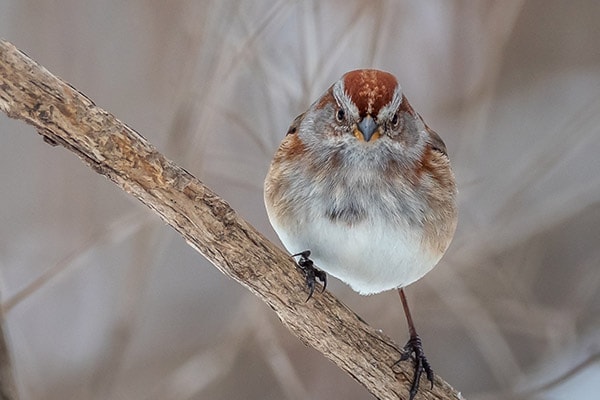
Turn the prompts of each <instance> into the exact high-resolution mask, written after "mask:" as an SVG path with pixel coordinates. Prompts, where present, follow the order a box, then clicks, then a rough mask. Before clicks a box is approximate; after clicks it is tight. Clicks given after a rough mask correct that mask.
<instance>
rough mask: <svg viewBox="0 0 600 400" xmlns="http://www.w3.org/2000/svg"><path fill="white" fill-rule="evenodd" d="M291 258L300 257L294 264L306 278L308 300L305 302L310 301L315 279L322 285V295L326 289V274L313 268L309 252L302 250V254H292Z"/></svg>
mask: <svg viewBox="0 0 600 400" xmlns="http://www.w3.org/2000/svg"><path fill="white" fill-rule="evenodd" d="M292 257H300V259H299V260H298V262H296V264H297V265H298V268H300V269H301V270H302V272H303V273H304V276H305V277H306V286H307V287H308V298H307V299H306V301H308V300H310V298H311V297H312V295H313V293H314V291H315V282H316V281H317V279H318V280H319V281H320V282H321V283H322V284H323V289H322V290H321V293H323V292H324V291H325V288H326V287H327V274H326V273H325V271H321V270H320V269H318V268H316V267H315V264H314V262H313V260H311V259H310V250H304V251H303V252H300V253H297V254H292Z"/></svg>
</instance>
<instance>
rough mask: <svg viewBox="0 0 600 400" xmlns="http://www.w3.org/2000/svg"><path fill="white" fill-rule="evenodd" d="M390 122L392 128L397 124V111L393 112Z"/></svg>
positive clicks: (398, 120)
mask: <svg viewBox="0 0 600 400" xmlns="http://www.w3.org/2000/svg"><path fill="white" fill-rule="evenodd" d="M390 122H391V123H392V126H393V127H394V128H395V127H397V126H398V123H399V122H400V118H399V117H398V113H396V114H394V116H393V117H392V120H391V121H390Z"/></svg>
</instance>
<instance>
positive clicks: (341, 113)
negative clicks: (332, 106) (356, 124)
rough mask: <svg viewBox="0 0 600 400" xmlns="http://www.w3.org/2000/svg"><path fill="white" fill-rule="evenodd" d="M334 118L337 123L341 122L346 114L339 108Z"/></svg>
mask: <svg viewBox="0 0 600 400" xmlns="http://www.w3.org/2000/svg"><path fill="white" fill-rule="evenodd" d="M335 118H336V119H337V120H338V122H342V121H343V120H344V119H345V118H346V113H345V112H344V110H342V109H341V108H340V109H339V110H337V112H336V113H335Z"/></svg>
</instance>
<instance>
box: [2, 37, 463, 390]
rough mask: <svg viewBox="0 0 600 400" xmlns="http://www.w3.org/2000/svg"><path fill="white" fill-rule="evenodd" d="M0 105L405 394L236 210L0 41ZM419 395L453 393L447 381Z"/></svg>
mask: <svg viewBox="0 0 600 400" xmlns="http://www.w3.org/2000/svg"><path fill="white" fill-rule="evenodd" d="M0 109H1V110H2V111H4V112H5V113H6V114H8V116H9V117H12V118H17V119H21V120H24V121H25V122H27V123H29V124H31V125H33V126H34V127H35V128H36V129H37V131H38V132H39V133H40V134H41V135H42V136H43V137H44V139H45V140H46V141H47V142H49V143H51V144H60V145H62V146H64V147H65V148H67V149H69V150H71V151H72V152H74V153H75V154H77V155H78V156H79V157H80V158H81V159H82V160H83V161H84V162H85V163H86V164H88V165H89V166H90V167H91V168H93V169H94V170H95V171H96V172H98V173H99V174H102V175H104V176H106V177H107V178H109V179H110V180H112V181H113V182H114V183H116V184H117V185H118V186H120V187H121V188H122V189H123V190H124V191H126V192H127V193H130V194H132V195H133V196H135V197H136V198H138V199H139V200H140V201H141V202H142V203H144V204H146V205H147V206H148V207H150V208H151V209H153V210H154V211H156V212H157V213H158V214H159V215H160V216H161V217H162V219H163V220H164V221H165V222H167V223H168V224H169V225H171V226H172V227H173V228H175V230H177V231H178V232H179V233H180V234H181V235H182V236H183V237H184V238H185V239H186V241H187V242H188V243H189V244H190V245H191V246H192V247H194V248H195V249H197V250H198V251H199V252H200V253H201V254H202V255H204V256H205V257H206V258H207V259H208V260H209V261H210V262H211V263H213V264H214V265H215V267H217V268H218V269H219V270H220V271H221V272H223V273H224V274H226V275H227V276H230V277H231V278H233V279H235V280H236V281H238V282H239V283H241V284H242V285H244V286H245V287H247V288H248V289H249V290H250V291H252V292H253V293H254V294H256V295H257V296H258V297H260V298H261V299H262V300H263V301H265V302H266V303H267V304H268V305H269V306H270V307H271V308H272V309H273V310H274V311H275V312H276V313H277V315H278V316H279V318H280V319H281V321H282V323H283V324H284V325H285V326H287V327H288V328H289V329H290V330H291V331H292V332H293V333H294V334H295V335H296V336H297V337H298V338H299V339H300V340H301V341H303V342H304V343H306V344H307V345H310V346H312V347H314V348H315V349H317V350H318V351H320V352H321V353H323V354H324V355H325V356H326V357H327V358H329V359H330V360H331V361H333V362H334V363H335V364H336V365H338V366H339V367H340V368H342V369H343V370H345V371H346V372H348V373H349V374H350V375H351V376H352V377H354V378H355V379H356V380H357V381H358V382H360V383H361V384H363V385H364V386H365V387H366V388H367V389H368V390H369V391H370V392H371V393H372V394H373V395H375V396H376V397H377V398H380V399H398V398H400V399H401V398H406V396H407V394H408V388H409V387H410V381H409V380H410V378H411V377H412V365H411V364H410V363H408V362H407V363H400V364H399V365H398V366H397V367H394V368H392V366H393V365H394V363H395V362H396V361H397V360H398V359H399V358H400V355H401V354H400V350H399V347H398V346H397V345H396V344H395V343H393V342H392V341H391V340H390V339H389V338H387V337H386V336H384V335H383V334H381V333H380V332H378V331H377V330H375V329H373V328H372V327H370V326H369V325H367V324H366V323H364V322H363V321H361V319H360V318H359V317H358V316H357V315H356V314H354V313H353V312H352V311H351V310H349V309H348V308H347V307H346V306H345V305H343V304H342V303H341V302H339V301H338V300H337V299H336V298H335V297H333V296H332V295H331V294H330V293H328V292H326V293H323V294H322V295H318V296H314V297H313V299H311V301H310V302H308V303H307V302H306V301H305V300H306V292H305V287H304V279H303V277H302V276H301V275H300V273H299V272H298V271H297V270H296V268H295V266H294V263H293V261H292V259H291V258H290V257H289V256H288V255H287V254H285V253H284V252H283V251H282V250H280V249H278V248H277V247H276V246H275V245H273V244H272V243H270V242H269V241H268V240H267V239H266V238H265V237H264V236H262V235H261V234H260V233H259V232H257V231H256V230H255V229H254V228H253V227H252V226H250V225H249V224H248V223H247V222H246V221H244V220H243V219H242V218H240V216H238V215H237V214H236V213H235V211H234V210H233V209H232V208H231V207H230V206H229V205H228V204H227V203H226V202H225V201H223V200H222V199H220V198H219V197H218V196H217V195H215V194H214V193H213V192H212V191H211V190H210V189H209V188H207V187H206V186H204V185H203V184H202V183H201V182H200V181H199V180H198V179H196V178H195V177H193V176H192V175H191V174H190V173H188V172H187V171H185V170H184V169H183V168H181V167H178V166H177V165H175V164H174V163H173V162H172V161H170V160H168V159H166V158H165V157H164V156H163V155H162V154H160V153H159V152H158V151H157V150H156V149H155V148H154V147H153V146H152V145H151V144H150V143H148V141H146V140H145V139H144V138H143V137H142V136H141V135H139V134H138V133H137V132H135V131H133V130H132V129H131V128H129V127H128V126H127V125H125V124H124V123H122V122H121V121H119V120H118V119H116V118H115V117H114V116H113V115H111V114H110V113H108V112H106V111H104V110H102V109H101V108H99V107H96V105H95V104H94V103H93V102H92V101H91V100H90V99H88V98H87V97H86V96H84V95H83V94H82V93H80V92H78V91H77V90H76V89H74V88H73V87H71V86H70V85H68V84H67V83H65V82H63V81H62V80H60V79H59V78H57V77H55V76H54V75H52V74H51V73H50V72H48V71H47V70H46V69H45V68H43V67H42V66H40V65H38V64H37V63H36V62H35V61H33V60H31V59H30V58H29V57H27V56H26V55H25V54H23V53H22V52H21V51H19V50H18V49H17V48H15V47H14V46H13V45H12V44H10V43H7V42H4V41H0ZM423 386H424V387H422V388H421V390H420V398H421V399H457V398H460V394H459V393H457V392H456V391H454V390H453V389H452V388H451V387H450V386H449V385H448V384H447V383H446V382H444V381H442V380H441V379H439V378H438V379H436V381H435V386H434V388H433V389H432V390H428V389H429V388H428V387H427V386H428V385H423Z"/></svg>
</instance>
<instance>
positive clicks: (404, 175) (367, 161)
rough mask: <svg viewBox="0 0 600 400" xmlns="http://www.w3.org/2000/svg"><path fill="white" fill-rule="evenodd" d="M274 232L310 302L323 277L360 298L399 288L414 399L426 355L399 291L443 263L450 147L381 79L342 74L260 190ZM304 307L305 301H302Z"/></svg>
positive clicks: (452, 197)
mask: <svg viewBox="0 0 600 400" xmlns="http://www.w3.org/2000/svg"><path fill="white" fill-rule="evenodd" d="M264 201H265V208H266V211H267V215H268V218H269V221H270V223H271V225H272V226H273V229H274V230H275V232H276V233H277V235H278V236H279V239H280V240H281V242H282V243H283V245H284V246H285V248H286V249H287V250H288V251H289V252H290V253H291V254H292V255H293V256H294V257H299V259H298V261H297V265H298V267H299V268H300V269H301V270H302V271H303V272H304V274H305V278H306V285H307V287H308V291H309V295H308V299H310V298H311V296H312V295H313V291H314V288H315V282H316V281H319V282H320V283H321V284H322V285H323V290H325V286H326V284H327V274H329V275H332V276H334V277H336V278H338V279H339V280H341V281H342V282H345V283H346V284H348V285H349V286H350V287H351V288H352V289H353V290H355V291H356V292H358V293H359V294H362V295H371V294H376V293H380V292H384V291H387V290H397V291H398V293H399V295H400V299H401V302H402V306H403V310H404V313H405V316H406V319H407V324H408V328H409V335H410V337H409V340H408V342H407V343H406V345H405V346H404V348H403V355H402V356H401V358H400V360H399V361H398V362H401V361H406V360H408V359H409V358H410V357H411V355H413V354H414V358H415V366H414V374H413V380H412V384H411V387H410V396H409V398H410V399H411V400H412V399H413V398H414V396H415V395H416V393H417V391H418V389H419V383H420V379H421V374H422V373H423V372H425V373H426V376H427V378H428V380H429V381H430V383H431V386H432V387H433V380H434V374H433V370H432V368H431V366H430V364H429V362H428V361H427V358H426V357H425V353H424V351H423V346H422V341H421V339H420V337H419V335H418V334H417V331H416V329H415V325H414V322H413V319H412V316H411V313H410V310H409V307H408V302H407V299H406V294H405V291H404V288H405V287H406V286H408V285H410V284H411V283H413V282H415V281H417V280H418V279H420V278H422V277H423V276H424V275H425V274H426V273H428V272H429V271H431V270H432V269H433V268H434V267H435V266H436V265H437V264H438V262H439V261H440V259H441V258H442V256H443V254H444V253H445V252H446V250H447V249H448V247H449V245H450V242H451V241H452V238H453V236H454V232H455V230H456V225H457V220H458V208H457V188H456V182H455V177H454V173H453V171H452V168H451V165H450V160H449V158H448V152H447V150H446V145H445V144H444V142H443V141H442V139H441V138H440V136H439V135H438V134H437V133H436V132H435V131H433V130H432V129H431V128H429V127H428V126H427V124H426V123H425V122H424V120H423V118H422V117H421V116H420V115H419V114H418V113H417V112H415V111H414V109H413V108H412V106H411V105H410V103H409V102H408V100H407V99H406V96H405V95H404V93H403V90H402V87H401V86H400V84H399V83H398V80H397V78H396V77H395V76H394V75H393V74H391V73H389V72H386V71H381V70H377V69H358V70H353V71H350V72H347V73H345V74H344V75H343V76H342V77H341V78H340V79H339V80H338V81H336V82H335V83H333V85H331V86H330V87H329V88H328V89H327V91H325V93H324V94H323V95H322V96H321V97H320V98H319V99H317V100H316V101H315V102H314V103H312V105H311V106H310V107H309V108H308V110H306V111H305V112H304V113H302V114H300V115H299V116H298V117H296V118H295V119H294V120H293V122H292V124H291V126H290V127H289V129H288V131H287V134H286V135H285V137H284V139H283V141H282V142H281V144H280V146H279V148H278V149H277V151H276V153H275V155H274V156H273V159H272V162H271V165H270V167H269V171H268V173H267V176H266V178H265V182H264ZM308 299H307V301H308Z"/></svg>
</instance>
